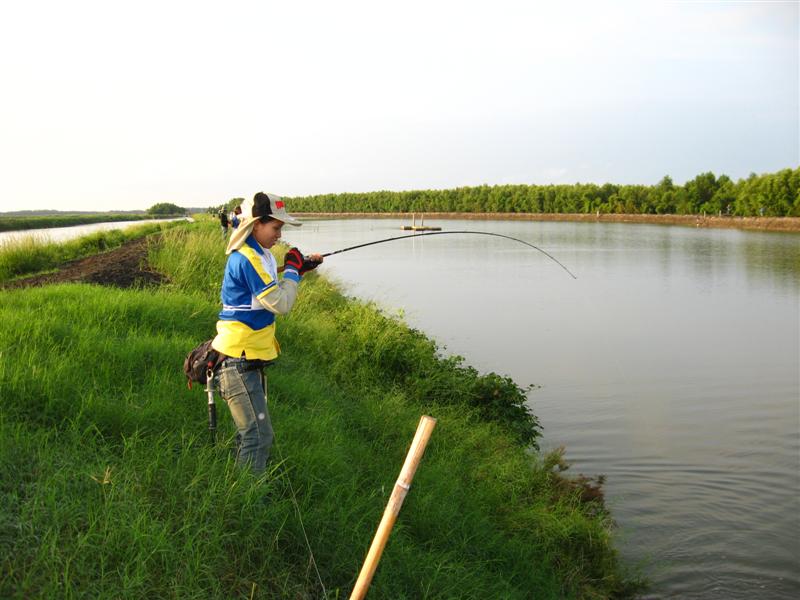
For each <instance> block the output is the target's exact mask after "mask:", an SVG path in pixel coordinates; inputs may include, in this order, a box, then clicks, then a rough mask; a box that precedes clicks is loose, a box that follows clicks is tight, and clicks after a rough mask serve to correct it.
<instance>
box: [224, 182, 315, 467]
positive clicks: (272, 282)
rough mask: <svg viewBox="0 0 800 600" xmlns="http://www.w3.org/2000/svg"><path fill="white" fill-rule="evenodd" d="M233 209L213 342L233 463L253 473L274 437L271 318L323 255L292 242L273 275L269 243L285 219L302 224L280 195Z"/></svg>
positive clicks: (286, 306) (283, 309) (288, 303)
mask: <svg viewBox="0 0 800 600" xmlns="http://www.w3.org/2000/svg"><path fill="white" fill-rule="evenodd" d="M240 214H243V215H244V217H243V218H242V220H241V222H240V224H239V227H238V228H237V229H236V230H234V232H233V234H232V235H231V239H230V242H228V248H227V250H226V254H228V261H227V263H226V265H225V275H224V277H223V280H222V292H221V296H222V310H221V311H220V313H219V320H218V321H217V335H216V337H215V338H214V340H213V342H212V346H213V347H214V349H215V350H217V352H219V353H220V354H222V355H224V356H225V359H224V360H223V362H222V364H221V367H220V369H219V371H218V375H217V381H218V382H219V387H220V394H221V395H222V397H223V398H224V399H225V401H226V402H227V404H228V408H229V409H230V411H231V416H232V417H233V421H234V423H235V424H236V429H237V432H238V433H237V436H236V442H237V452H236V463H237V464H238V465H241V466H248V467H249V468H250V469H251V470H252V471H253V472H254V473H256V474H259V473H262V472H263V471H264V469H265V467H266V463H267V459H268V458H269V451H270V448H271V446H272V440H273V437H274V434H273V430H272V423H271V421H270V417H269V411H268V409H267V385H266V379H265V378H264V375H263V369H264V367H265V366H266V365H268V364H270V363H271V362H272V361H274V360H275V359H276V358H277V357H278V353H279V352H280V346H279V345H278V340H277V339H276V337H275V317H276V315H284V314H286V313H288V312H289V311H290V310H291V309H292V306H293V305H294V302H295V299H296V298H297V289H298V286H299V284H300V282H301V280H302V278H303V275H304V274H305V273H307V272H308V271H311V270H313V269H315V268H316V267H317V266H318V265H319V264H320V263H322V256H320V255H319V254H312V255H311V256H309V257H304V256H303V255H302V253H301V252H300V250H298V249H297V248H291V249H290V250H289V251H288V252H287V253H286V258H285V260H284V265H285V268H284V271H283V278H282V279H280V280H279V279H278V265H277V263H276V261H275V257H274V256H273V255H272V253H271V252H270V249H271V248H272V247H273V246H274V245H275V244H276V243H277V242H278V240H280V239H281V230H282V228H283V226H284V225H285V224H286V223H288V224H289V225H294V226H299V225H301V223H300V222H299V221H298V220H297V219H296V218H295V217H292V216H291V215H289V214H288V213H287V212H286V207H285V204H284V201H283V200H282V199H281V197H280V196H276V195H274V194H265V193H264V192H259V193H258V194H256V195H255V196H254V198H253V200H252V202H250V201H246V202H244V203H243V206H242V208H241V209H240Z"/></svg>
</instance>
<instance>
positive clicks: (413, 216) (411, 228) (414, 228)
mask: <svg viewBox="0 0 800 600" xmlns="http://www.w3.org/2000/svg"><path fill="white" fill-rule="evenodd" d="M400 229H402V230H403V231H441V230H442V228H441V227H425V214H424V213H423V214H422V215H421V217H420V221H419V225H417V213H411V225H401V226H400Z"/></svg>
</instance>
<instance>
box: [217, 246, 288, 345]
mask: <svg viewBox="0 0 800 600" xmlns="http://www.w3.org/2000/svg"><path fill="white" fill-rule="evenodd" d="M299 281H300V276H299V275H298V274H297V272H295V271H291V270H290V271H286V272H285V273H284V276H283V279H282V280H281V281H280V282H279V281H278V267H277V263H276V262H275V257H274V256H272V253H271V252H269V251H268V250H265V249H264V248H262V247H261V246H260V245H259V244H258V242H256V240H255V238H254V237H253V236H252V235H250V236H249V237H248V238H247V240H246V241H245V243H244V245H242V247H241V248H239V249H238V250H234V251H233V252H231V254H230V256H229V257H228V262H227V264H226V265H225V277H224V279H223V280H222V292H221V296H222V310H221V311H220V313H219V320H218V321H217V336H216V337H215V338H214V341H213V343H212V345H213V347H214V349H215V350H217V351H218V352H221V353H222V354H225V355H227V356H233V357H241V356H244V357H246V358H248V359H251V360H252V359H261V360H272V359H274V358H276V357H277V356H278V353H279V352H280V346H279V345H278V340H277V339H276V338H275V314H276V313H277V314H281V313H282V312H286V311H288V309H289V308H291V305H292V304H293V303H294V299H295V296H296V294H297V284H298V283H299ZM279 297H280V298H279ZM278 300H280V301H278Z"/></svg>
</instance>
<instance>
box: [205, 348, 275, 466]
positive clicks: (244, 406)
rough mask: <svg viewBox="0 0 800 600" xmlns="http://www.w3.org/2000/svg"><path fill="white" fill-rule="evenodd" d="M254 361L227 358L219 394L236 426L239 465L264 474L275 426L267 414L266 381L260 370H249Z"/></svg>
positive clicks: (223, 367) (222, 371) (220, 371)
mask: <svg viewBox="0 0 800 600" xmlns="http://www.w3.org/2000/svg"><path fill="white" fill-rule="evenodd" d="M249 365H252V362H251V361H248V360H246V359H244V358H228V359H225V362H224V363H223V365H222V368H221V369H220V370H219V376H218V377H219V389H220V394H221V395H222V397H223V398H224V399H225V402H227V403H228V408H229V409H230V411H231V417H233V422H234V423H235V424H236V429H237V432H238V433H237V434H236V446H237V448H236V464H238V465H242V466H249V467H250V469H252V471H253V472H254V473H256V474H260V473H263V472H264V469H265V467H266V464H267V458H269V450H270V448H271V447H272V440H273V437H274V435H273V432H272V423H271V422H270V419H269V412H268V411H267V395H266V389H265V387H266V379H264V387H261V369H248V366H249Z"/></svg>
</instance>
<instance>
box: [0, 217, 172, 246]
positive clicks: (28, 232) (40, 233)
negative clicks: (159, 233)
mask: <svg viewBox="0 0 800 600" xmlns="http://www.w3.org/2000/svg"><path fill="white" fill-rule="evenodd" d="M177 220H179V219H147V220H139V221H114V222H110V223H90V224H88V225H73V226H72V227H49V228H47V229H23V230H21V231H2V232H0V244H2V243H3V242H10V241H13V240H17V239H20V238H24V237H33V238H36V239H39V240H43V241H45V240H46V241H50V242H66V241H67V240H72V239H75V238H79V237H83V236H84V235H89V234H90V233H94V232H96V231H108V230H110V229H125V228H126V227H131V226H132V225H142V224H143V223H162V222H164V221H177Z"/></svg>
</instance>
